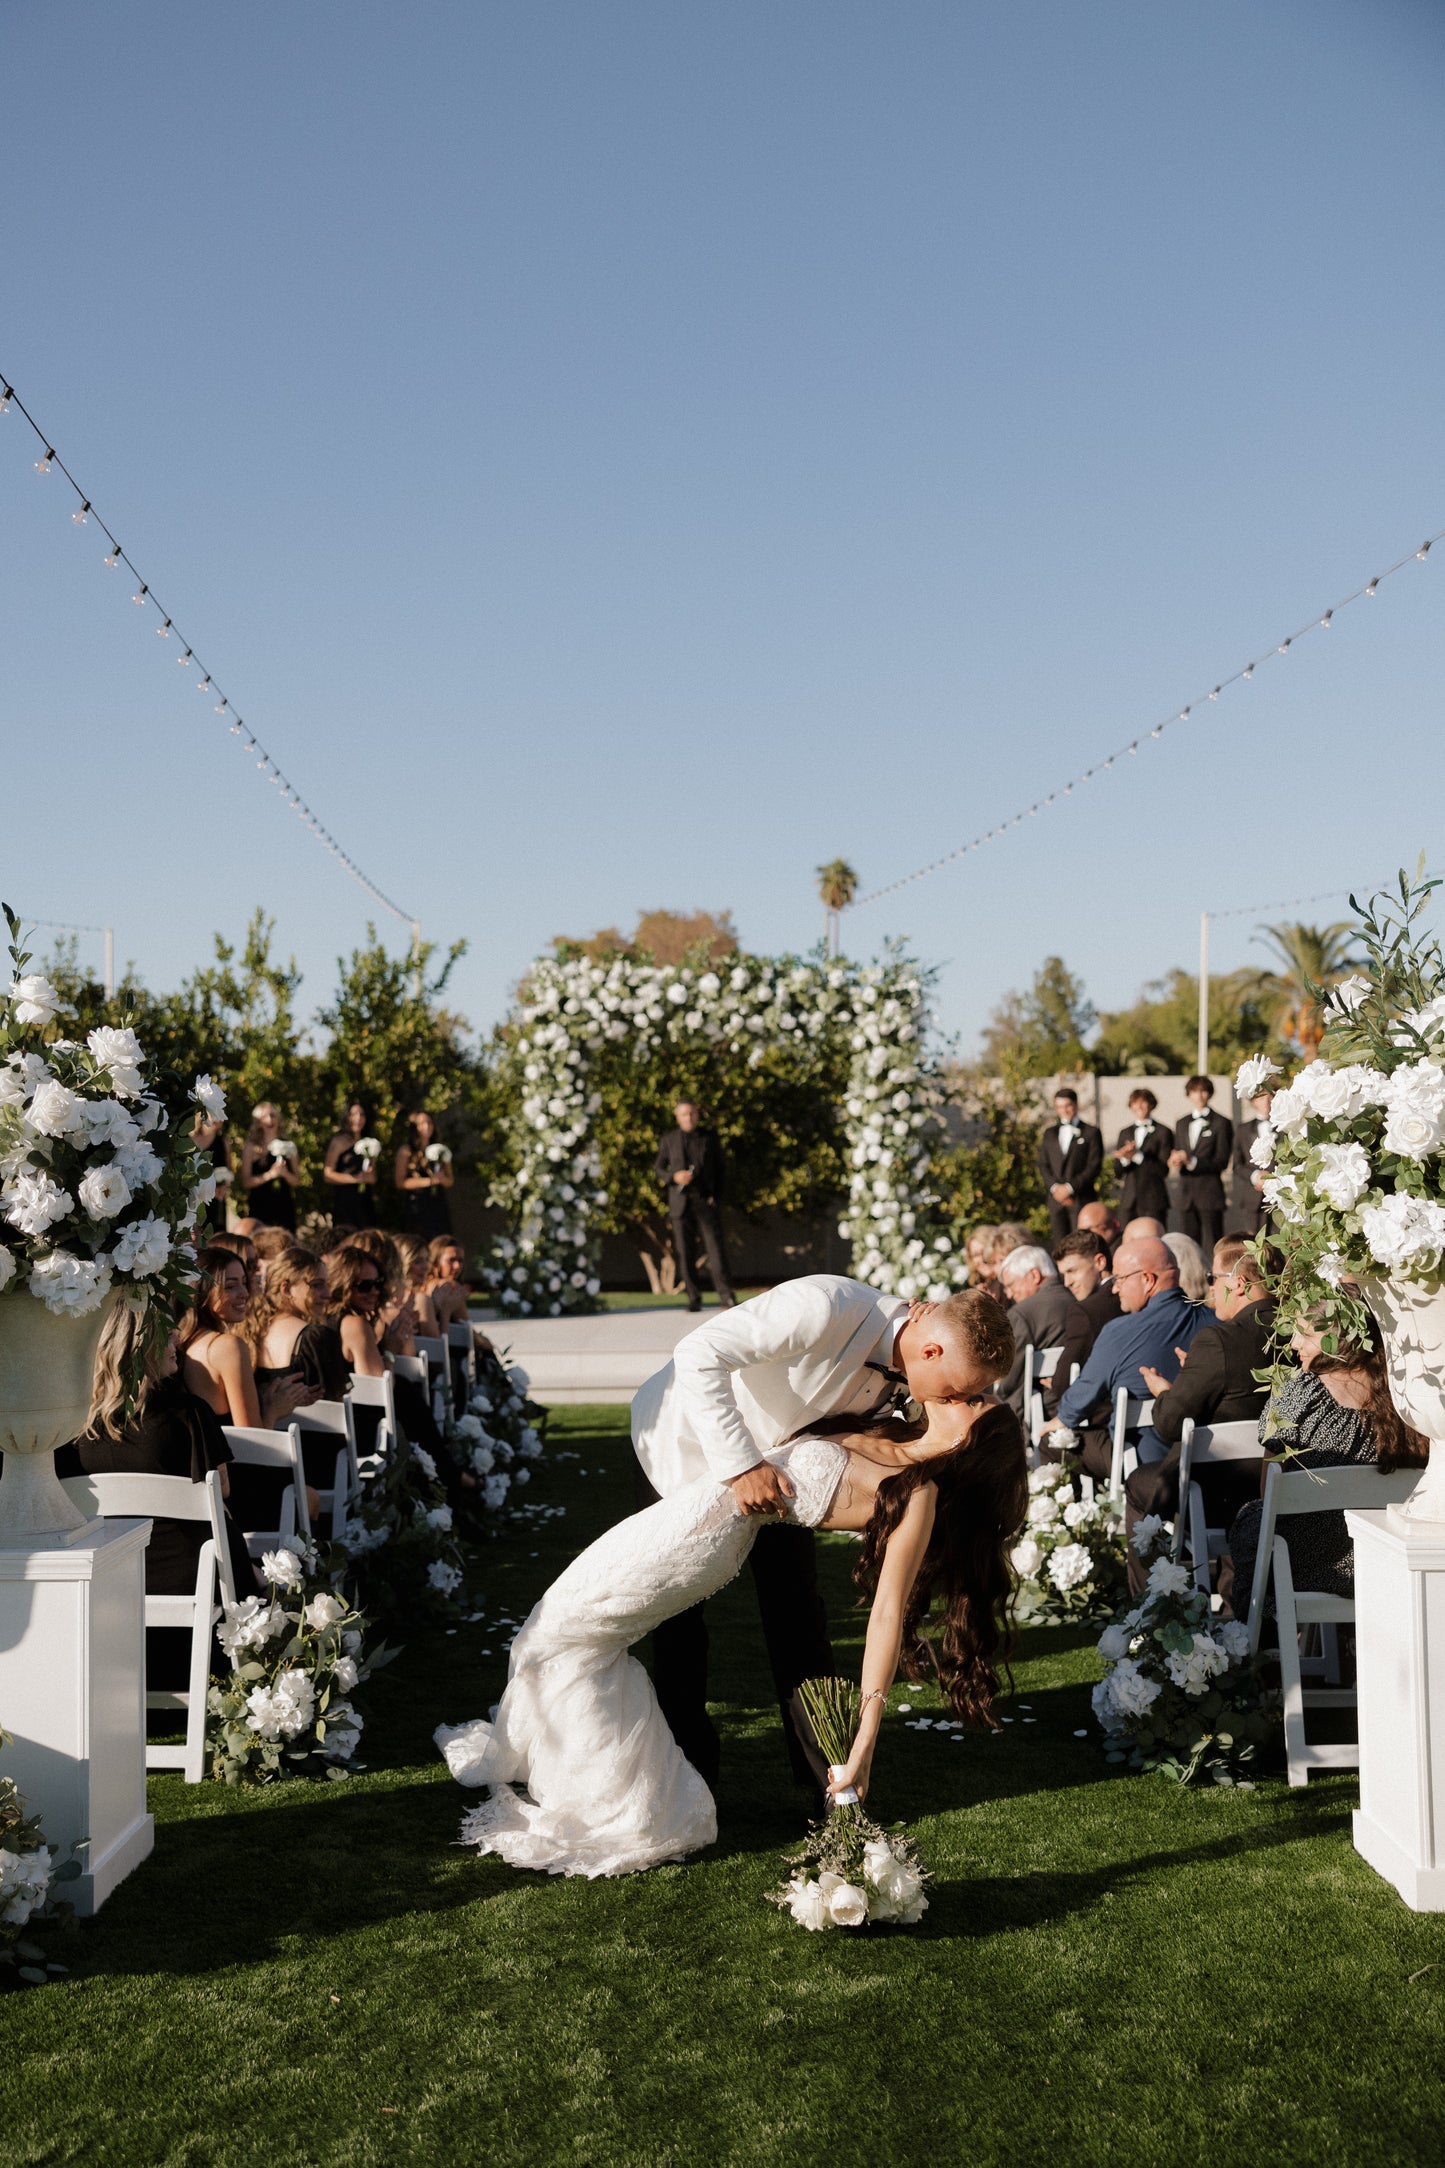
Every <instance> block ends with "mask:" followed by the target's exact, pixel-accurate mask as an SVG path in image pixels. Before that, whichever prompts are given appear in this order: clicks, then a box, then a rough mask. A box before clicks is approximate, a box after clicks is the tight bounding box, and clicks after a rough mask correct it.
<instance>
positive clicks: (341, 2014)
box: [0, 1409, 1445, 2168]
mask: <svg viewBox="0 0 1445 2168" xmlns="http://www.w3.org/2000/svg"><path fill="white" fill-rule="evenodd" d="M563 1455H575V1456H576V1457H575V1458H563V1457H561V1456H563ZM628 1471H629V1447H628V1444H627V1437H626V1427H625V1411H623V1410H613V1409H572V1410H567V1411H563V1412H562V1413H561V1414H560V1415H559V1416H558V1417H557V1418H555V1419H554V1423H553V1428H552V1448H551V1451H550V1453H549V1456H548V1461H547V1462H546V1463H544V1464H543V1470H542V1471H539V1474H538V1477H537V1480H536V1481H535V1483H534V1485H533V1488H532V1491H531V1493H530V1496H531V1498H532V1499H534V1500H538V1501H539V1502H549V1503H561V1504H564V1505H565V1506H566V1509H567V1512H566V1518H565V1519H557V1520H553V1521H548V1522H543V1523H540V1525H539V1527H538V1529H537V1531H536V1532H535V1533H532V1532H530V1531H529V1530H528V1529H527V1528H526V1527H523V1528H522V1529H521V1530H519V1531H514V1532H513V1533H511V1534H510V1535H509V1537H508V1538H507V1539H506V1540H505V1541H499V1542H498V1543H497V1544H496V1545H494V1546H493V1547H491V1548H489V1549H487V1550H484V1551H483V1552H482V1553H481V1554H480V1570H479V1573H478V1575H477V1581H478V1584H479V1585H480V1586H481V1587H482V1588H483V1590H484V1603H485V1609H486V1615H487V1621H488V1624H487V1625H486V1626H485V1627H483V1626H465V1627H463V1628H462V1629H461V1630H460V1631H459V1632H457V1633H456V1634H455V1635H452V1636H447V1635H444V1634H440V1633H437V1634H422V1635H418V1636H416V1637H415V1639H414V1640H412V1641H411V1642H410V1644H409V1645H408V1647H407V1650H406V1654H405V1656H404V1657H403V1658H402V1660H401V1661H400V1662H399V1663H398V1664H396V1665H395V1666H394V1667H393V1668H392V1669H391V1670H389V1671H386V1672H383V1673H382V1674H381V1675H380V1677H379V1678H378V1680H377V1681H376V1684H375V1687H374V1689H373V1695H372V1702H371V1711H372V1715H371V1723H370V1726H369V1728H368V1732H367V1739H366V1744H367V1749H368V1752H369V1755H370V1758H371V1763H372V1767H371V1770H370V1772H369V1773H368V1774H367V1775H365V1776H362V1777H360V1778H358V1779H356V1780H354V1781H353V1782H351V1783H349V1784H347V1785H345V1786H340V1785H336V1786H332V1785H323V1786H315V1787H304V1788H303V1787H301V1786H281V1787H277V1788H276V1789H274V1790H273V1791H271V1792H269V1793H263V1794H245V1795H236V1794H228V1793H226V1792H224V1791H223V1790H222V1789H221V1788H220V1787H218V1786H214V1785H211V1784H206V1785H202V1786H194V1787H187V1786H185V1785H183V1784H182V1783H181V1781H180V1779H179V1778H178V1777H176V1776H172V1775H169V1774H166V1775H162V1776H157V1777H154V1778H152V1780H151V1799H152V1804H153V1806H154V1810H155V1814H156V1819H157V1824H158V1828H157V1844H156V1852H155V1855H154V1857H153V1858H152V1860H151V1861H150V1862H149V1863H148V1864H147V1866H146V1867H144V1868H143V1869H142V1870H141V1871H140V1872H139V1873H137V1874H136V1875H134V1876H133V1877H132V1878H131V1880H130V1881H129V1882H127V1883H126V1884H125V1885H124V1886H123V1887H122V1888H121V1889H120V1890H119V1891H118V1892H117V1894H116V1895H115V1896H114V1897H113V1898H112V1899H111V1901H110V1903H109V1904H108V1905H107V1906H106V1907H105V1909H104V1911H103V1912H102V1913H101V1915H100V1917H99V1918H98V1919H97V1920H96V1921H95V1922H94V1923H91V1924H89V1925H87V1926H85V1927H84V1928H83V1929H82V1930H81V1932H80V1935H79V1938H78V1941H77V1942H76V1943H75V1944H74V1945H73V1946H72V1949H71V1950H70V1951H67V1952H63V1953H62V1954H65V1955H67V1956H68V1957H69V1958H70V1961H71V1962H72V1963H73V1964H74V1965H75V1968H76V1971H75V1976H74V1977H73V1978H72V1979H70V1980H68V1981H65V1982H62V1983H60V1984H57V1985H55V1986H52V1987H48V1988H45V1989H37V1990H34V1991H33V1992H30V1993H26V1994H18V1993H17V1994H11V1995H8V1996H6V1997H4V1998H3V1999H0V2157H3V2160H4V2162H5V2164H6V2168H21V2164H26V2168H30V2164H40V2163H46V2164H49V2163H59V2162H70V2161H85V2162H87V2163H91V2162H102V2163H105V2162H119V2163H127V2164H129V2163H133V2162H135V2163H139V2162H146V2163H149V2162H164V2163H168V2164H171V2163H174V2164H177V2168H179V2164H207V2168H209V2164H211V2163H217V2164H224V2168H230V2164H231V2163H236V2164H240V2163H243V2162H245V2163H251V2162H255V2161H256V2160H258V2159H262V2158H267V2157H269V2158H270V2159H271V2160H273V2161H277V2162H280V2163H283V2164H287V2168H289V2164H291V2163H298V2162H318V2163H333V2162H336V2163H340V2162H361V2163H367V2162H371V2161H383V2160H386V2161H393V2160H406V2161H418V2162H442V2163H446V2162H452V2161H456V2162H467V2163H486V2164H489V2168H490V2164H493V2163H511V2162H519V2163H534V2162H536V2163H551V2162H558V2163H575V2164H578V2168H581V2164H589V2168H591V2164H597V2168H604V2164H605V2168H613V2164H616V2168H654V2164H655V2168H664V2164H669V2163H679V2164H689V2168H690V2164H693V2163H698V2164H705V2163H706V2164H711V2163H734V2162H736V2163H748V2164H757V2163H773V2162H777V2163H783V2162H788V2163H795V2162H800V2161H801V2162H806V2163H809V2164H812V2163H818V2164H819V2168H822V2164H823V2163H828V2164H830V2168H854V2164H862V2163H865V2162H868V2163H879V2162H882V2163H890V2164H891V2163H895V2162H897V2163H912V2162H930V2163H931V2162H934V2161H939V2162H945V2161H966V2162H968V2163H969V2164H970V2168H979V2164H988V2163H994V2162H999V2163H1013V2162H1031V2161H1034V2160H1057V2161H1060V2162H1063V2163H1067V2164H1069V2168H1075V2164H1079V2163H1095V2162H1097V2163H1100V2164H1103V2163H1106V2162H1108V2163H1114V2162H1118V2161H1121V2160H1123V2161H1130V2162H1138V2163H1154V2162H1159V2163H1164V2162H1168V2163H1171V2164H1174V2163H1179V2162H1195V2161H1203V2160H1205V2159H1206V2158H1208V2159H1210V2160H1219V2161H1222V2162H1229V2163H1236V2164H1237V2163H1252V2162H1264V2161H1273V2160H1277V2159H1290V2160H1300V2161H1309V2162H1346V2163H1374V2162H1379V2163H1382V2164H1383V2163H1398V2162H1413V2161H1420V2162H1427V2161H1428V2162H1435V2161H1438V2159H1439V2158H1440V2156H1441V2152H1442V2150H1445V2110H1442V2095H1441V2082H1440V2073H1441V2070H1442V2067H1445V2064H1442V2048H1445V1921H1442V1920H1440V1919H1438V1918H1434V1919H1432V1918H1429V1917H1426V1918H1417V1917H1415V1916H1414V1915H1412V1914H1411V1913H1409V1912H1407V1911H1406V1910H1405V1908H1404V1906H1403V1905H1402V1904H1401V1903H1400V1902H1399V1901H1398V1899H1397V1898H1396V1897H1395V1895H1394V1892H1393V1891H1392V1890H1390V1889H1388V1888H1387V1887H1386V1885H1385V1884H1384V1883H1382V1882H1380V1881H1379V1880H1378V1879H1377V1878H1376V1877H1375V1876H1374V1875H1373V1874H1372V1873H1371V1872H1370V1871H1369V1869H1368V1868H1366V1867H1365V1866H1364V1865H1363V1864H1362V1863H1361V1862H1360V1861H1359V1860H1358V1859H1357V1858H1356V1857H1355V1854H1354V1853H1353V1851H1352V1849H1351V1847H1350V1838H1349V1810H1350V1808H1351V1805H1352V1804H1353V1800H1354V1784H1353V1781H1352V1780H1351V1779H1349V1778H1338V1779H1328V1780H1326V1781H1325V1782H1322V1783H1312V1784H1311V1785H1310V1787H1309V1789H1308V1791H1307V1792H1304V1793H1291V1792H1289V1791H1288V1790H1287V1789H1286V1787H1285V1786H1284V1784H1283V1782H1282V1781H1278V1780H1272V1781H1270V1782H1268V1783H1267V1784H1265V1785H1264V1786H1262V1788H1261V1789H1260V1790H1259V1791H1257V1792H1254V1793H1238V1792H1221V1791H1209V1792H1206V1793H1202V1794H1199V1795H1192V1794H1180V1793H1178V1792H1176V1791H1175V1790H1173V1789H1172V1788H1171V1787H1169V1786H1167V1785H1166V1784H1165V1783H1164V1782H1163V1781H1162V1780H1157V1779H1152V1780H1151V1779H1141V1778H1130V1777H1121V1776H1120V1775H1119V1774H1118V1773H1117V1772H1116V1771H1115V1770H1114V1769H1112V1768H1110V1767H1108V1766H1107V1765H1106V1764H1105V1763H1104V1762H1103V1760H1102V1759H1101V1756H1100V1754H1099V1751H1098V1749H1097V1747H1096V1746H1095V1744H1094V1743H1093V1741H1092V1740H1091V1739H1079V1738H1076V1737H1075V1736H1074V1734H1075V1732H1076V1730H1078V1729H1080V1728H1082V1727H1084V1726H1085V1725H1086V1724H1087V1723H1088V1688H1089V1685H1090V1683H1091V1682H1092V1679H1093V1677H1094V1676H1095V1666H1094V1662H1093V1658H1092V1656H1091V1653H1090V1649H1089V1645H1088V1643H1087V1642H1084V1641H1082V1639H1081V1637H1080V1636H1077V1635H1071V1634H1066V1633H1060V1632H1049V1631H1036V1632H1034V1633H1032V1634H1030V1635H1028V1636H1027V1638H1026V1640H1025V1642H1024V1644H1023V1648H1022V1652H1021V1655H1022V1660H1021V1662H1020V1663H1019V1665H1018V1667H1017V1678H1018V1688H1019V1692H1018V1699H1017V1702H1016V1703H1011V1704H1009V1706H1008V1715H1009V1717H1010V1719H1011V1721H1010V1722H1009V1723H1008V1724H1007V1725H1006V1727H1005V1729H1004V1731H1003V1733H1002V1735H1001V1737H999V1738H998V1739H978V1738H965V1737H964V1736H962V1735H961V1734H956V1733H939V1732H938V1731H935V1730H928V1731H921V1732H920V1731H911V1730H908V1729H905V1728H904V1719H903V1718H902V1716H901V1715H899V1714H896V1713H891V1714H890V1716H889V1718H888V1721H887V1726H886V1730H885V1736H884V1746H883V1749H882V1751H881V1753H880V1756H879V1762H878V1765H877V1777H876V1792H875V1798H874V1801H873V1804H874V1805H875V1807H876V1808H877V1810H878V1812H879V1813H880V1815H881V1816H883V1817H885V1818H887V1817H893V1816H907V1817H909V1818H910V1819H912V1820H914V1821H915V1822H916V1824H917V1829H918V1835H919V1838H920V1841H921V1843H922V1846H923V1850H924V1853H925V1856H926V1857H927V1859H928V1861H929V1863H930V1865H931V1866H932V1867H933V1868H934V1869H935V1870H936V1872H937V1876H938V1880H937V1882H936V1883H935V1884H934V1886H933V1891H932V1900H933V1901H932V1909H931V1910H930V1911H929V1913H928V1914H927V1917H926V1919H925V1921H924V1924H923V1926H922V1928H921V1929H917V1930H913V1931H905V1932H884V1933H877V1934H871V1935H848V1934H843V1933H833V1934H826V1935H808V1934H805V1933H803V1932H802V1931H801V1930H800V1929H798V1928H796V1927H794V1926H793V1924H792V1923H791V1922H790V1921H788V1920H787V1919H785V1918H784V1917H783V1916H782V1915H780V1914H779V1913H777V1912H775V1911H774V1910H773V1909H772V1908H771V1907H770V1906H768V1905H766V1904H765V1903H764V1902H763V1891H764V1890H765V1889H766V1888H767V1887H768V1886H769V1885H770V1884H771V1883H773V1882H775V1881H776V1880H777V1879H778V1877H779V1854H780V1853H781V1852H782V1851H783V1850H784V1849H786V1848H787V1847H788V1846H789V1845H790V1844H791V1843H792V1842H793V1841H794V1839H795V1837H796V1836H797V1834H798V1833H799V1829H800V1820H799V1807H798V1800H799V1796H800V1795H798V1794H796V1793H795V1792H794V1791H793V1790H792V1788H791V1786H790V1784H789V1782H788V1780H787V1776H786V1771H785V1765H784V1761H783V1756H782V1749H781V1745H780V1742H779V1740H778V1738H777V1735H776V1719H775V1715H774V1713H773V1712H772V1711H771V1710H770V1709H769V1708H768V1706H767V1705H766V1703H765V1701H764V1700H763V1698H762V1682H763V1681H764V1680H765V1678H766V1669H765V1665H764V1662H763V1657H762V1651H761V1646H760V1643H759V1642H758V1641H757V1638H756V1624H755V1613H753V1611H752V1609H751V1584H750V1582H749V1580H748V1579H747V1577H746V1576H745V1577H744V1578H743V1580H742V1581H740V1582H739V1583H737V1584H735V1586H734V1587H733V1589H731V1590H729V1591H728V1592H726V1594H725V1595H724V1597H722V1598H721V1599H719V1600H718V1602H717V1604H716V1606H715V1631H714V1654H715V1659H716V1673H715V1677H716V1685H715V1692H716V1693H717V1694H718V1696H719V1698H720V1700H721V1701H722V1703H723V1709H722V1718H721V1720H722V1723H723V1726H724V1729H725V1746H724V1754H725V1762H724V1781H723V1787H722V1794H721V1798H720V1802H719V1805H720V1815H721V1826H722V1841H721V1843H720V1845H719V1847H718V1849H717V1851H716V1852H715V1853H714V1854H712V1855H710V1856H709V1857H707V1858H706V1859H704V1860H701V1861H698V1862H695V1863H693V1864H691V1865H687V1866H679V1867H669V1868H663V1869H661V1870H659V1871H656V1872H654V1873H652V1874H649V1875H646V1876H642V1877H638V1878H635V1879H628V1880H624V1881H616V1882H597V1883H586V1882H568V1881H551V1880H547V1879H544V1878H540V1877H535V1876H534V1877H528V1876H524V1875H518V1874H515V1873H513V1872H512V1871H510V1870H509V1869H507V1868H505V1867H503V1866H501V1865H500V1864H499V1863H498V1862H496V1861H494V1860H486V1861H478V1860H477V1859H476V1858H475V1857H473V1856H472V1855H470V1854H467V1853H463V1852H462V1851H460V1850H458V1849H456V1848H455V1845H454V1839H455V1837H456V1830H457V1822H458V1818H459V1816H460V1813H461V1811H462V1808H463V1805H464V1803H465V1801H464V1795H463V1794H462V1793H461V1792H460V1791H459V1790H458V1789H457V1787H456V1786H454V1785H453V1784H452V1783H451V1781H450V1779H449V1778H448V1777H447V1775H446V1772H445V1770H444V1769H443V1767H442V1765H441V1763H440V1762H439V1761H438V1760H437V1759H436V1757H435V1754H434V1751H433V1749H432V1746H431V1731H432V1727H433V1725H434V1724H435V1723H437V1722H438V1721H439V1720H442V1719H446V1720H449V1721H454V1720H456V1719H459V1718H461V1717H466V1716H473V1715H477V1714H480V1713H485V1710H486V1708H487V1706H488V1705H489V1704H490V1703H491V1702H493V1701H494V1700H495V1699H496V1698H497V1695H498V1693H499V1692H500V1689H501V1685H502V1681H503V1677H504V1674H505V1654H504V1650H505V1639H504V1637H503V1636H502V1635H501V1634H500V1633H499V1632H498V1631H497V1630H495V1629H494V1628H493V1627H492V1625H491V1623H490V1622H491V1621H493V1620H495V1619H497V1618H498V1617H502V1616H510V1617H512V1618H515V1619H517V1620H520V1619H521V1618H522V1617H524V1616H525V1613H526V1610H527V1608H528V1606H529V1605H530V1603H531V1601H532V1600H533V1598H534V1597H535V1596H536V1594H537V1593H538V1591H539V1590H540V1588H541V1587H542V1586H543V1584H544V1583H545V1581H546V1580H547V1579H548V1578H549V1577H550V1576H551V1575H552V1574H553V1573H554V1572H555V1571H556V1570H557V1568H558V1567H559V1566H560V1565H561V1564H562V1563H563V1562H564V1560H565V1559H566V1558H567V1557H569V1556H570V1555H571V1554H572V1552H573V1551H574V1550H575V1549H577V1548H578V1547H579V1546H580V1545H581V1543H583V1542H584V1541H586V1540H588V1539H589V1538H590V1537H591V1536H592V1535H593V1534H595V1533H596V1532H597V1531H598V1530H599V1529H600V1528H602V1527H603V1526H605V1525H606V1524H607V1523H608V1522H610V1521H611V1520H613V1519H615V1518H617V1517H618V1516H619V1515H620V1514H621V1513H622V1512H624V1511H625V1510H627V1508H628V1505H629V1503H630V1489H629V1472H628ZM853 1555H854V1554H853V1549H852V1546H850V1545H848V1544H847V1543H846V1542H844V1541H842V1540H840V1539H830V1540H829V1541H828V1542H827V1544H826V1568H827V1574H828V1579H829V1584H830V1601H831V1604H832V1608H833V1613H834V1617H835V1619H837V1620H839V1621H841V1628H840V1631H839V1632H838V1635H837V1639H838V1644H839V1648H840V1653H841V1654H842V1655H843V1657H844V1658H845V1660H848V1661H851V1662H852V1663H853V1664H854V1665H855V1666H856V1662H857V1657H858V1647H859V1643H860V1640H861V1633H860V1630H859V1627H858V1622H857V1621H856V1619H852V1618H850V1617H849V1616H848V1612H847V1606H848V1601H849V1597H848V1583H847V1574H848V1570H849V1567H850V1564H851V1560H852V1557H853ZM485 1651H490V1654H486V1653H483V1652H485ZM905 1698H907V1699H909V1700H910V1701H912V1703H913V1704H914V1705H915V1707H917V1708H918V1709H920V1710H922V1711H924V1712H925V1713H934V1714H936V1713H937V1704H936V1697H935V1696H933V1695H932V1694H915V1695H911V1696H907V1697H905V1696H903V1695H902V1694H897V1693H895V1695H894V1697H893V1700H894V1703H895V1704H897V1703H898V1702H900V1701H901V1700H903V1699H905ZM1426 1967H1433V1968H1435V1969H1431V1970H1423V1968H1426ZM1412 1974H1418V1975H1420V1977H1418V1978H1416V1979H1414V1980H1413V1981H1412V1980H1411V1979H1410V1975H1412Z"/></svg>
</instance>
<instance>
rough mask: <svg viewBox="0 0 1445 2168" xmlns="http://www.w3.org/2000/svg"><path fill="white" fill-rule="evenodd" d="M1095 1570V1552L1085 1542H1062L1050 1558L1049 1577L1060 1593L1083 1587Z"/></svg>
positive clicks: (1064, 1593)
mask: <svg viewBox="0 0 1445 2168" xmlns="http://www.w3.org/2000/svg"><path fill="white" fill-rule="evenodd" d="M1093 1570H1094V1559H1093V1553H1092V1552H1091V1551H1090V1550H1089V1548H1088V1546H1087V1545H1086V1544H1083V1543H1061V1544H1060V1545H1059V1547H1058V1549H1057V1550H1056V1551H1055V1552H1054V1554H1053V1556H1052V1557H1051V1558H1050V1560H1049V1579H1050V1580H1051V1581H1052V1582H1053V1584H1054V1587H1055V1588H1056V1589H1057V1590H1058V1591H1059V1593H1060V1595H1066V1594H1067V1593H1068V1591H1069V1590H1070V1589H1071V1588H1082V1587H1083V1585H1084V1583H1085V1581H1087V1580H1088V1578H1089V1576H1090V1574H1091V1573H1092V1572H1093Z"/></svg>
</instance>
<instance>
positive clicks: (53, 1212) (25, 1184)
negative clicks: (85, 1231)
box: [0, 1170, 75, 1236]
mask: <svg viewBox="0 0 1445 2168" xmlns="http://www.w3.org/2000/svg"><path fill="white" fill-rule="evenodd" d="M74 1210H75V1199H74V1198H73V1197H72V1196H71V1194H70V1192H69V1190H65V1189H62V1188H61V1186H60V1184H59V1183H58V1182H54V1181H52V1180H51V1178H50V1176H49V1175H48V1174H41V1173H39V1172H36V1171H31V1170H27V1171H26V1172H24V1173H22V1174H17V1175H16V1176H14V1178H13V1179H12V1180H11V1181H9V1182H7V1183H6V1184H5V1187H4V1188H3V1189H0V1211H3V1212H4V1214H5V1217H6V1219H8V1220H9V1222H10V1224H11V1226H12V1227H18V1228H19V1230H20V1232H21V1234H23V1235H32V1236H33V1235H43V1234H44V1233H45V1230H46V1229H47V1227H53V1226H54V1225H55V1223H56V1221H57V1220H63V1219H65V1218H67V1217H68V1216H69V1214H70V1213H72V1212H73V1211H74Z"/></svg>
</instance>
